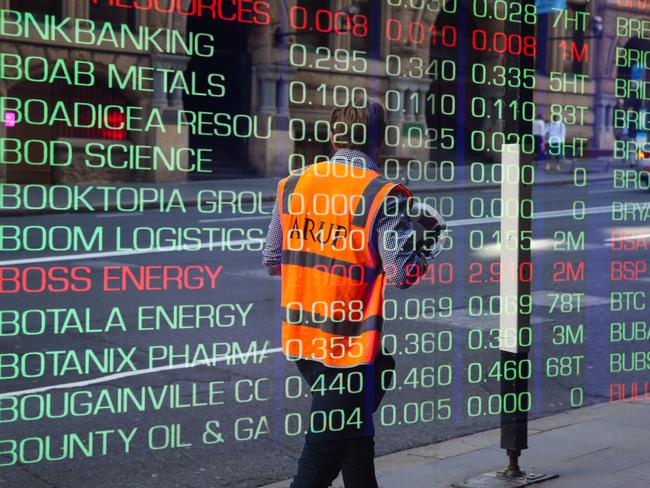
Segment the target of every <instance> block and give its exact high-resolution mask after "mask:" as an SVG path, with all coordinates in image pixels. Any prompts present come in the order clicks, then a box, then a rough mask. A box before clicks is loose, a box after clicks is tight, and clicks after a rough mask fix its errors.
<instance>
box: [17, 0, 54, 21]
mask: <svg viewBox="0 0 650 488" xmlns="http://www.w3.org/2000/svg"><path fill="white" fill-rule="evenodd" d="M9 8H11V9H12V10H18V11H20V12H29V13H32V14H34V15H35V16H36V17H45V15H46V14H49V15H55V16H57V17H61V16H62V15H63V2H61V0H11V2H9Z"/></svg>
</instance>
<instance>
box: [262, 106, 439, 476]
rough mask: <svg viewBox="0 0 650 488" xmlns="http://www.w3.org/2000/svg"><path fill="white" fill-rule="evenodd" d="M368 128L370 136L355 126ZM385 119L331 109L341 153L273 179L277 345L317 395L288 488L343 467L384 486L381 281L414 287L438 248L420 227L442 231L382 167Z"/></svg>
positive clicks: (357, 109) (388, 364) (367, 109)
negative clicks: (377, 421)
mask: <svg viewBox="0 0 650 488" xmlns="http://www.w3.org/2000/svg"><path fill="white" fill-rule="evenodd" d="M361 107H364V108H361ZM361 125H363V126H364V127H365V130H364V131H360V132H359V134H365V136H363V137H360V136H359V134H350V133H349V131H348V129H349V128H350V127H359V126H361ZM386 125H387V117H386V109H385V107H384V105H383V103H382V102H381V101H380V100H377V99H369V100H368V101H367V103H366V100H365V99H364V100H355V101H354V102H353V103H352V105H350V106H348V107H341V108H336V109H335V110H334V111H333V112H332V116H331V124H330V126H331V127H332V128H333V130H332V146H333V147H334V149H335V150H336V153H335V155H334V157H333V158H332V159H331V160H330V161H321V162H318V163H315V164H312V165H310V166H306V167H304V168H300V169H297V170H295V171H292V173H291V174H290V175H289V176H287V177H285V178H283V179H282V180H281V181H280V183H279V184H278V196H277V199H276V202H275V207H274V209H273V213H272V217H271V223H270V225H269V230H268V234H267V237H266V245H265V248H264V251H263V264H264V266H265V267H266V270H267V272H268V273H269V274H270V275H281V277H282V283H281V285H282V286H281V288H282V290H281V302H282V303H281V305H282V349H283V352H284V353H285V355H286V356H287V358H289V359H291V360H295V361H296V366H297V367H298V370H299V371H300V373H301V375H302V376H303V378H304V379H305V380H306V381H307V383H308V384H309V386H310V392H311V397H312V402H311V410H310V414H309V416H308V417H306V418H307V421H306V430H307V434H306V438H305V445H304V448H303V451H302V454H301V456H300V459H299V461H298V470H297V474H296V475H295V477H294V479H293V483H292V485H291V487H292V488H325V487H329V486H330V484H331V482H332V481H333V480H334V479H335V478H336V477H337V476H338V473H339V472H341V471H342V472H343V481H344V483H345V486H346V488H376V487H377V480H376V478H375V466H374V455H375V451H374V445H375V444H374V434H375V431H374V424H373V418H372V415H373V413H374V412H375V411H376V409H377V407H378V406H379V403H380V402H381V399H382V397H383V396H384V393H385V390H384V389H383V388H382V376H384V377H385V375H383V374H382V373H383V372H384V371H387V370H392V369H393V368H394V366H395V362H394V360H393V358H392V357H391V356H390V355H387V354H385V353H384V351H382V350H381V331H382V324H383V294H384V285H385V284H386V283H387V282H388V283H391V284H393V285H395V286H397V287H398V288H408V287H409V286H411V285H412V284H413V283H415V282H416V281H417V280H418V279H419V277H420V276H421V275H422V274H423V273H425V272H426V269H427V259H428V258H430V257H433V256H435V255H436V254H431V253H430V250H431V248H428V247H427V246H429V245H431V244H432V243H431V242H428V239H420V236H421V235H422V234H421V233H420V230H419V229H420V227H418V226H423V227H424V228H426V229H429V228H430V229H431V230H434V231H437V230H440V229H443V230H444V227H445V226H444V220H443V219H442V218H441V217H439V216H437V217H438V218H437V219H429V220H427V219H424V220H422V222H420V220H421V219H419V218H416V217H417V216H419V215H424V213H427V215H428V216H431V215H434V214H436V213H435V210H433V209H432V208H431V207H429V206H427V205H424V204H421V203H420V204H418V203H417V202H415V201H413V200H412V199H411V193H410V191H409V190H408V189H407V188H406V187H404V186H402V185H400V184H396V183H393V182H391V181H389V180H387V179H385V178H384V176H383V175H382V174H381V173H380V171H379V168H378V166H377V160H378V157H379V152H380V149H381V147H382V146H383V144H384V134H385V131H386ZM355 139H356V140H355ZM326 201H329V204H327V205H326V204H324V202H326ZM319 202H320V203H319ZM345 202H349V203H348V204H346V203H345ZM352 202H355V203H352ZM348 206H349V208H346V207H348ZM319 207H320V208H321V211H320V212H319V211H318V208H319ZM323 208H325V209H329V210H325V211H323V210H322V209H323ZM427 209H428V210H430V211H431V212H428V211H427V212H424V211H423V210H427ZM409 215H410V216H411V217H409ZM434 235H437V234H435V232H434V234H432V237H433V236H434ZM434 240H436V239H434Z"/></svg>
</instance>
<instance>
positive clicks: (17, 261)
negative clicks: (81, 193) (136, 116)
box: [0, 237, 264, 266]
mask: <svg viewBox="0 0 650 488" xmlns="http://www.w3.org/2000/svg"><path fill="white" fill-rule="evenodd" d="M256 242H264V239H262V238H261V237H260V238H259V239H238V240H234V241H228V242H227V243H226V242H213V241H210V242H204V243H203V244H201V245H200V246H199V247H200V248H201V249H206V248H208V247H216V248H220V247H224V246H225V245H226V244H227V245H228V246H231V245H237V244H254V243H256ZM182 251H184V249H183V248H182V247H180V246H164V247H156V248H153V249H130V250H128V251H104V252H89V253H83V254H65V255H63V256H43V257H40V258H26V259H13V260H11V261H0V266H17V265H21V264H32V263H52V262H60V261H75V260H76V261H81V260H84V259H97V258H112V257H115V256H135V255H138V254H156V253H159V252H182Z"/></svg>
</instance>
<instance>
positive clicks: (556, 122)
mask: <svg viewBox="0 0 650 488" xmlns="http://www.w3.org/2000/svg"><path fill="white" fill-rule="evenodd" d="M546 138H547V143H548V154H549V156H551V158H552V159H554V160H555V169H556V171H560V159H561V158H562V156H563V154H564V141H565V139H566V125H565V124H564V121H563V120H562V116H561V115H560V114H555V115H553V117H552V119H551V122H550V123H549V124H548V125H547V126H546ZM550 168H551V163H550V161H549V162H547V163H546V166H545V167H544V169H545V170H546V171H548V170H549V169H550Z"/></svg>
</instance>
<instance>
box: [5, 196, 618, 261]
mask: <svg viewBox="0 0 650 488" xmlns="http://www.w3.org/2000/svg"><path fill="white" fill-rule="evenodd" d="M611 210H612V207H611V206H610V205H606V206H603V207H592V208H586V209H585V210H584V214H585V215H593V214H601V213H609V212H611ZM581 213H582V212H581ZM571 215H573V210H572V209H567V210H552V211H548V212H540V213H536V214H535V215H534V217H533V218H534V219H553V218H558V217H569V216H571ZM500 221H501V218H500V217H484V218H480V219H460V220H452V221H449V222H447V225H448V226H449V227H465V226H468V225H485V224H494V223H497V222H500ZM264 241H265V239H264V238H258V239H239V240H235V241H229V242H228V243H227V244H228V245H229V246H230V245H238V244H244V245H248V244H255V243H258V242H264ZM225 245H226V243H224V242H204V243H203V244H201V246H200V248H201V249H205V248H208V247H211V246H212V247H215V248H220V247H224V246H225ZM182 251H184V249H182V248H181V247H179V246H164V247H157V248H153V249H129V250H124V251H103V252H91V253H83V254H64V255H62V256H42V257H38V258H24V259H13V260H10V261H0V266H18V265H22V264H36V263H57V262H62V261H75V260H76V261H82V260H86V259H97V258H111V257H115V256H135V255H139V254H156V253H161V252H182Z"/></svg>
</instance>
